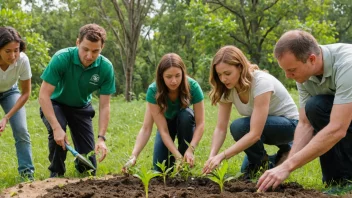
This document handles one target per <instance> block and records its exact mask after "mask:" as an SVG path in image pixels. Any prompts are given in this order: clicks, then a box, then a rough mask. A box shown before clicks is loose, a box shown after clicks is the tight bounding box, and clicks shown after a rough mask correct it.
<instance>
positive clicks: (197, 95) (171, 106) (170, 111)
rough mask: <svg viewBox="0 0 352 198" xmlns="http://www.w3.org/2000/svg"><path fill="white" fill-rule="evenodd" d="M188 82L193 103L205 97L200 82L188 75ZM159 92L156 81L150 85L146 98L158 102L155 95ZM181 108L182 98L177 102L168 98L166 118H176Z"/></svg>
mask: <svg viewBox="0 0 352 198" xmlns="http://www.w3.org/2000/svg"><path fill="white" fill-rule="evenodd" d="M187 80H188V84H189V87H190V92H191V104H196V103H198V102H200V101H202V100H203V99H204V96H203V91H202V88H201V87H200V86H199V84H198V82H197V81H195V80H193V79H192V78H190V77H187ZM156 92H157V87H156V83H155V82H153V83H152V84H151V85H149V88H148V91H147V96H146V100H147V102H150V103H152V104H156V99H155V95H156ZM180 110H181V103H180V99H179V98H177V99H176V101H175V102H172V101H171V100H170V99H169V98H168V99H167V109H166V112H165V113H164V116H165V118H166V119H172V118H174V117H175V116H176V115H177V113H178V112H179V111H180Z"/></svg>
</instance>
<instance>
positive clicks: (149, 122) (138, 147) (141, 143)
mask: <svg viewBox="0 0 352 198" xmlns="http://www.w3.org/2000/svg"><path fill="white" fill-rule="evenodd" d="M153 123H154V122H153V118H152V114H151V113H150V110H149V105H147V107H146V111H145V114H144V121H143V126H142V128H141V129H140V130H139V133H138V135H137V139H136V143H135V144H134V148H133V151H132V156H135V157H136V158H137V157H138V156H139V154H140V152H141V151H142V150H143V148H144V147H145V145H146V144H147V142H148V140H149V138H150V135H151V133H152V129H153Z"/></svg>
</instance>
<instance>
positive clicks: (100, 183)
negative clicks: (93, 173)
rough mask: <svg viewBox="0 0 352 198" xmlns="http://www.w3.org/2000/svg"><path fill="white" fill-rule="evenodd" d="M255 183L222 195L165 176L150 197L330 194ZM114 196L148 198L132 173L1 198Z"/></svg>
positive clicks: (234, 185) (203, 182)
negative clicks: (260, 188) (262, 190)
mask: <svg viewBox="0 0 352 198" xmlns="http://www.w3.org/2000/svg"><path fill="white" fill-rule="evenodd" d="M256 190H257V189H256V187H255V184H254V183H251V182H242V181H230V182H228V183H226V184H225V188H224V192H223V193H222V194H220V190H219V186H218V185H217V184H216V183H214V182H212V181H210V180H209V179H207V178H190V179H189V180H188V181H184V180H182V179H179V178H171V179H168V180H167V184H166V185H164V183H163V181H162V179H161V178H156V179H152V181H151V183H150V185H149V197H158V198H173V197H175V198H176V197H187V198H193V197H194V198H200V197H202V198H203V197H205V198H207V197H214V198H215V197H219V198H220V197H221V198H230V197H231V198H232V197H239V198H242V197H248V198H249V197H258V198H259V197H260V198H266V197H272V198H275V197H280V198H282V197H295V198H297V197H304V198H307V197H314V198H317V197H329V196H327V195H324V194H322V193H321V192H319V191H316V190H311V189H304V188H303V187H302V186H301V185H299V184H297V183H287V184H282V185H280V186H279V187H278V188H277V189H275V191H270V192H265V193H258V192H256ZM11 195H12V197H21V198H22V197H23V198H27V197H28V198H34V197H41V198H49V197H50V198H55V197H57V198H58V197H60V198H61V197H73V198H89V197H92V198H102V197H104V198H110V197H131V198H132V197H145V193H144V187H143V184H142V182H141V181H140V180H139V179H137V178H134V177H132V176H129V177H128V176H126V177H125V176H110V177H106V178H100V179H88V178H85V179H65V178H61V179H47V180H44V181H35V182H33V183H27V184H19V185H17V186H15V187H12V188H9V189H6V190H5V191H4V192H3V195H0V197H1V198H3V197H4V198H7V197H11Z"/></svg>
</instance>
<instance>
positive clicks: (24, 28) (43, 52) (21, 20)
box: [0, 8, 50, 84]
mask: <svg viewBox="0 0 352 198" xmlns="http://www.w3.org/2000/svg"><path fill="white" fill-rule="evenodd" d="M0 18H1V20H0V26H12V27H14V28H15V29H16V30H17V31H18V32H19V33H20V35H21V36H22V38H23V39H24V40H25V42H26V44H27V50H26V54H27V56H28V58H29V61H30V65H31V69H32V74H33V77H32V83H33V84H35V83H40V82H41V80H40V75H41V73H42V71H43V69H44V68H45V66H46V65H47V64H48V62H49V60H50V56H49V54H48V49H49V47H50V44H49V43H48V42H46V41H45V40H44V38H43V36H42V35H40V34H38V33H36V32H34V31H33V28H32V27H33V25H34V24H36V23H38V18H33V17H32V16H31V15H30V14H28V13H25V12H23V11H22V10H13V9H8V8H3V9H1V10H0Z"/></svg>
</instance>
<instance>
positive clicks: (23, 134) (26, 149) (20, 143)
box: [0, 86, 34, 174]
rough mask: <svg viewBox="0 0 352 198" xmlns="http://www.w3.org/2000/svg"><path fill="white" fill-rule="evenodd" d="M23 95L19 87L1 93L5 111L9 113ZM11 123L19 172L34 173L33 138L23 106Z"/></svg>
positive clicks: (1, 102) (0, 97) (11, 119)
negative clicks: (31, 137) (29, 131)
mask: <svg viewBox="0 0 352 198" xmlns="http://www.w3.org/2000/svg"><path fill="white" fill-rule="evenodd" d="M20 96H21V94H20V91H19V90H18V87H17V86H15V87H13V88H11V89H10V90H8V91H5V92H2V93H0V104H1V107H2V108H3V110H4V111H5V113H8V112H9V111H10V110H11V109H12V107H13V106H14V105H15V103H16V102H17V100H18V98H19V97H20ZM9 121H10V125H11V128H12V134H13V137H14V138H15V146H16V154H17V161H18V172H19V173H20V174H31V173H34V166H33V160H32V147H31V139H30V135H29V133H28V129H27V119H26V109H25V107H22V108H21V109H19V110H18V111H17V112H16V113H15V114H14V115H13V116H12V117H11V118H10V120H9Z"/></svg>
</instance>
